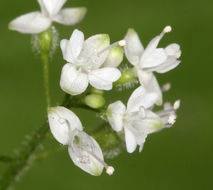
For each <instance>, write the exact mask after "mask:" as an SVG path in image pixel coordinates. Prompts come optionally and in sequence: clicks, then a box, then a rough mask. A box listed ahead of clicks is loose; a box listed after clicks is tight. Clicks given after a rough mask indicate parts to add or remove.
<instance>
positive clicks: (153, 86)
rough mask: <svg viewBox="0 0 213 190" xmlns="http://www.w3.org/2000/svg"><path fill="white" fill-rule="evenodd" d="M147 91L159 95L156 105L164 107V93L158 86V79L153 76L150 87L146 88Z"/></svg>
mask: <svg viewBox="0 0 213 190" xmlns="http://www.w3.org/2000/svg"><path fill="white" fill-rule="evenodd" d="M145 88H146V89H147V91H148V92H150V93H151V92H152V93H155V94H157V99H156V104H157V105H162V103H163V99H162V97H163V95H162V91H161V88H160V86H159V84H158V81H157V79H156V77H155V76H154V75H153V77H152V79H151V81H150V83H149V85H148V86H146V87H145Z"/></svg>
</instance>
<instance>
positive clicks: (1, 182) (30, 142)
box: [0, 96, 70, 190]
mask: <svg viewBox="0 0 213 190" xmlns="http://www.w3.org/2000/svg"><path fill="white" fill-rule="evenodd" d="M69 101H70V99H69V98H68V97H67V96H66V97H65V99H64V101H63V104H62V106H65V105H67V104H68V103H69ZM48 132H49V125H48V122H47V121H45V122H44V124H43V125H42V126H41V127H40V128H38V129H37V130H36V131H35V132H34V133H33V135H31V136H30V137H29V138H28V139H27V140H26V142H25V144H26V145H25V146H23V147H21V148H20V149H19V151H18V155H17V156H16V158H15V159H14V162H12V163H11V165H10V166H9V168H8V169H7V170H6V172H5V173H4V174H3V175H2V176H1V177H0V190H7V189H8V188H9V187H10V186H11V185H13V184H14V183H15V182H16V181H17V180H18V179H19V178H20V177H21V175H22V174H24V173H25V172H26V171H27V170H28V169H29V168H30V167H31V165H32V163H33V161H34V158H35V155H36V151H37V150H38V149H39V147H40V145H42V143H43V141H44V139H45V138H46V137H47V134H48Z"/></svg>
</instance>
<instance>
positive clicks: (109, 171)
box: [106, 166, 115, 175]
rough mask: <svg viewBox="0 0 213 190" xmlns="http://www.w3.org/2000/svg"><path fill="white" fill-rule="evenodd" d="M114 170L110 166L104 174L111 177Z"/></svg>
mask: <svg viewBox="0 0 213 190" xmlns="http://www.w3.org/2000/svg"><path fill="white" fill-rule="evenodd" d="M114 171H115V169H114V168H113V167H112V166H108V167H107V168H106V173H107V174H109V175H112V174H113V173H114Z"/></svg>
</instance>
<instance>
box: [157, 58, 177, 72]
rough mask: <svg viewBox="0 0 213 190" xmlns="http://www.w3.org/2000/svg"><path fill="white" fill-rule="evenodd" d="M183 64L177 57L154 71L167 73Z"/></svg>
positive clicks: (168, 60) (169, 59)
mask: <svg viewBox="0 0 213 190" xmlns="http://www.w3.org/2000/svg"><path fill="white" fill-rule="evenodd" d="M180 63H181V62H180V61H178V60H177V59H176V58H175V57H169V58H168V59H167V60H166V61H165V62H164V63H163V64H162V65H160V66H158V67H156V68H155V70H154V71H156V72H158V73H166V72H168V71H170V70H172V69H174V68H176V67H177V66H178V65H179V64H180Z"/></svg>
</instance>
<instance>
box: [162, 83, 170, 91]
mask: <svg viewBox="0 0 213 190" xmlns="http://www.w3.org/2000/svg"><path fill="white" fill-rule="evenodd" d="M170 89H171V83H169V82H168V83H166V84H164V85H163V86H162V87H161V90H162V91H163V92H167V91H169V90H170Z"/></svg>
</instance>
